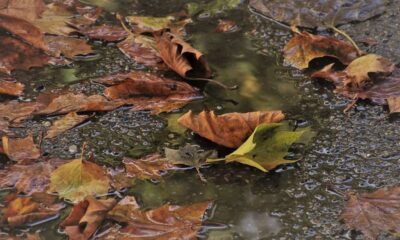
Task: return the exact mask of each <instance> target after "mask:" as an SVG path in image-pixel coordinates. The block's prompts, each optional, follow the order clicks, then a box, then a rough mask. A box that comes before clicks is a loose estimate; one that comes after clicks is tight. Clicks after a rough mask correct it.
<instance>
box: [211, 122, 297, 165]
mask: <svg viewBox="0 0 400 240" xmlns="http://www.w3.org/2000/svg"><path fill="white" fill-rule="evenodd" d="M303 133H304V131H295V132H294V131H290V130H288V129H287V128H286V126H285V125H284V124H282V123H271V124H261V125H259V126H258V127H257V128H256V129H255V130H254V132H253V134H252V135H251V136H250V137H249V138H248V139H247V140H246V142H245V143H243V144H242V145H241V146H240V147H239V148H238V149H236V151H234V152H233V153H231V154H229V155H227V156H226V157H225V158H224V159H209V160H207V162H216V161H221V160H225V162H227V163H229V162H239V163H241V164H246V165H249V166H252V167H255V168H258V169H259V170H261V171H263V172H268V171H269V170H272V169H274V168H276V167H277V166H279V165H282V164H289V163H294V162H296V160H294V161H293V160H285V159H284V157H285V156H286V155H287V154H288V150H289V149H290V147H291V146H292V144H293V143H294V142H296V141H297V140H298V139H299V138H300V137H301V136H302V135H303Z"/></svg>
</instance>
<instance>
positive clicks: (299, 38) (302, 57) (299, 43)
mask: <svg viewBox="0 0 400 240" xmlns="http://www.w3.org/2000/svg"><path fill="white" fill-rule="evenodd" d="M295 34H296V35H295V36H294V37H293V38H292V39H291V40H290V41H289V42H288V43H287V44H286V46H285V48H284V50H283V51H284V57H285V61H287V62H288V63H289V64H290V65H292V66H293V67H295V68H298V69H301V70H303V69H306V68H308V67H309V64H310V62H311V61H312V60H314V59H316V58H322V57H333V58H337V59H338V60H339V61H340V62H342V63H343V64H345V65H348V64H350V63H351V62H352V61H353V60H354V59H356V58H357V57H358V51H357V49H356V48H354V47H353V46H352V45H351V44H350V43H347V42H344V41H341V40H338V39H336V38H333V37H328V36H320V35H313V34H310V33H307V32H302V33H295Z"/></svg>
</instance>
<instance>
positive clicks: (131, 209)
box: [100, 196, 210, 240]
mask: <svg viewBox="0 0 400 240" xmlns="http://www.w3.org/2000/svg"><path fill="white" fill-rule="evenodd" d="M209 206H210V203H209V202H203V203H195V204H192V205H186V206H174V205H164V206H162V207H159V208H156V209H153V210H149V211H141V210H140V209H139V205H138V204H137V203H136V200H135V199H134V198H133V197H130V196H128V197H125V198H124V199H122V200H121V201H120V202H119V203H118V204H117V205H116V206H115V207H114V208H113V209H112V210H111V211H110V212H109V213H108V218H111V219H113V220H115V221H117V222H120V223H124V224H126V226H125V227H123V228H118V227H114V228H112V229H111V230H110V231H109V232H108V233H107V234H105V235H103V236H102V237H101V238H100V239H144V238H146V239H158V240H167V239H195V238H196V235H197V232H198V231H199V229H200V227H201V224H202V220H203V216H204V213H205V211H206V210H207V208H208V207H209Z"/></svg>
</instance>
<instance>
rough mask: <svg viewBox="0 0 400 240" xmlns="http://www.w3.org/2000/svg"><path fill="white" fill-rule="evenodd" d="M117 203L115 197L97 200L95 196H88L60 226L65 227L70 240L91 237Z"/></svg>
mask: <svg viewBox="0 0 400 240" xmlns="http://www.w3.org/2000/svg"><path fill="white" fill-rule="evenodd" d="M115 203H116V201H115V200H114V199H107V200H96V199H94V198H93V197H87V198H86V199H85V200H84V201H82V202H79V203H78V204H76V205H75V206H74V207H73V208H72V211H71V212H70V214H69V216H68V217H67V218H66V219H64V221H63V222H61V224H60V226H61V227H63V228H65V232H66V233H67V235H68V236H69V239H70V240H84V239H89V238H90V237H91V236H92V235H93V233H95V232H96V230H97V228H98V227H99V226H100V224H101V223H102V222H103V220H104V218H105V216H106V214H107V212H108V211H109V210H110V209H112V208H113V207H114V205H115Z"/></svg>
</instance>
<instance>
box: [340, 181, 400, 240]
mask: <svg viewBox="0 0 400 240" xmlns="http://www.w3.org/2000/svg"><path fill="white" fill-rule="evenodd" d="M348 198H349V200H348V202H347V204H346V206H345V207H344V208H343V210H342V213H341V215H340V216H341V218H342V219H343V220H344V222H345V223H346V226H347V227H348V228H350V229H355V230H358V231H361V232H362V233H363V234H364V235H365V237H366V238H367V239H376V238H377V237H378V235H379V234H380V233H383V232H391V233H395V234H399V233H400V214H399V212H400V187H393V188H381V189H378V190H377V191H375V192H373V193H369V194H356V193H349V194H348Z"/></svg>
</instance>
